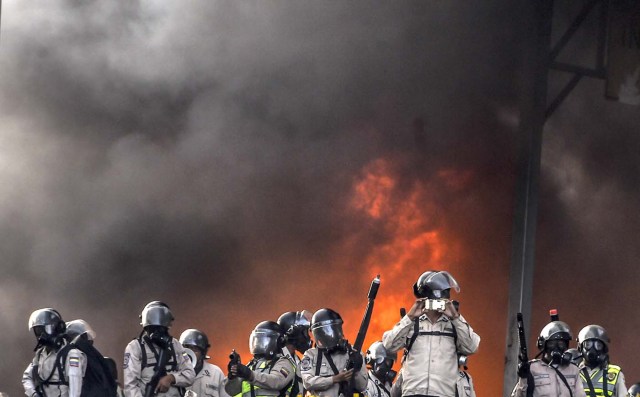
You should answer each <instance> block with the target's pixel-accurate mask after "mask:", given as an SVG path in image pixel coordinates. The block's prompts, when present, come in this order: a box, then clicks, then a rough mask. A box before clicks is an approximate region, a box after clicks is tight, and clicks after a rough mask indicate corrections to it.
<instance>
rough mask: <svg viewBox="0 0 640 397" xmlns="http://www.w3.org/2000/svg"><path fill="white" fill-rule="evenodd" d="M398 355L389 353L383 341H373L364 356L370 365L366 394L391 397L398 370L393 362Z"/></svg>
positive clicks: (372, 396)
mask: <svg viewBox="0 0 640 397" xmlns="http://www.w3.org/2000/svg"><path fill="white" fill-rule="evenodd" d="M397 358H398V355H397V354H396V353H393V354H392V353H389V352H387V349H385V348H384V346H383V345H382V342H381V341H377V342H373V343H372V344H371V346H370V347H369V349H368V350H367V353H366V354H365V356H364V361H365V363H366V364H367V366H368V367H369V372H368V374H367V375H368V383H367V391H366V394H367V396H368V397H390V396H391V391H390V390H391V386H392V384H393V379H394V378H395V377H396V371H394V370H393V364H394V363H395V362H396V359H397Z"/></svg>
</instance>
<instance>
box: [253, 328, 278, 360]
mask: <svg viewBox="0 0 640 397" xmlns="http://www.w3.org/2000/svg"><path fill="white" fill-rule="evenodd" d="M283 347H284V335H283V332H282V328H281V327H280V325H278V323H276V322H275V321H262V322H260V323H258V325H256V327H255V328H254V329H253V331H251V335H250V336H249V351H250V352H251V354H253V355H254V356H256V355H257V356H264V357H273V356H274V355H275V354H277V353H279V351H280V350H281V349H282V348H283Z"/></svg>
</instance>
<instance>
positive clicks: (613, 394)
mask: <svg viewBox="0 0 640 397" xmlns="http://www.w3.org/2000/svg"><path fill="white" fill-rule="evenodd" d="M577 341H578V350H579V351H580V353H581V354H582V357H583V360H582V363H581V364H580V377H581V379H582V385H583V386H584V390H585V392H586V394H587V395H588V396H591V397H597V396H603V397H622V396H625V395H626V394H627V387H626V386H625V383H624V374H623V373H622V371H621V370H620V367H619V366H617V365H614V364H611V363H609V342H610V340H609V335H608V334H607V331H606V330H605V329H604V328H602V327H601V326H599V325H595V324H592V325H587V326H586V327H584V328H582V329H581V330H580V332H579V333H578V339H577Z"/></svg>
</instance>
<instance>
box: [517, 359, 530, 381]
mask: <svg viewBox="0 0 640 397" xmlns="http://www.w3.org/2000/svg"><path fill="white" fill-rule="evenodd" d="M518 376H519V377H521V378H527V377H529V363H526V362H524V363H523V362H520V363H518Z"/></svg>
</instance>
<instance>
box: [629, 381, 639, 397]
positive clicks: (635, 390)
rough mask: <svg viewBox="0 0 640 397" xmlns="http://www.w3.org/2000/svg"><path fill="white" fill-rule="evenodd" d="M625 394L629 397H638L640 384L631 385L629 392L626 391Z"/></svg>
mask: <svg viewBox="0 0 640 397" xmlns="http://www.w3.org/2000/svg"><path fill="white" fill-rule="evenodd" d="M627 394H628V395H629V397H638V396H640V383H634V384H633V385H631V387H630V388H629V390H627Z"/></svg>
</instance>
